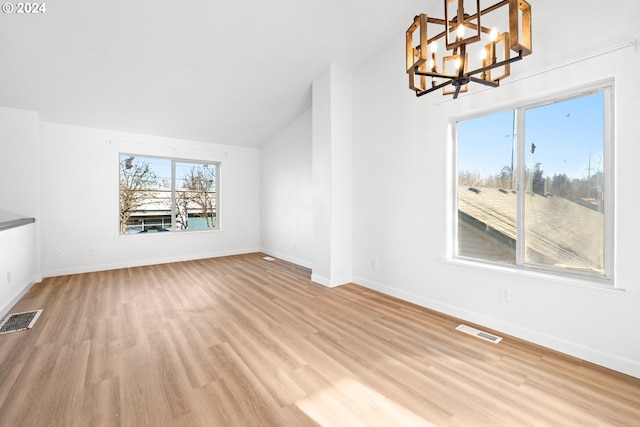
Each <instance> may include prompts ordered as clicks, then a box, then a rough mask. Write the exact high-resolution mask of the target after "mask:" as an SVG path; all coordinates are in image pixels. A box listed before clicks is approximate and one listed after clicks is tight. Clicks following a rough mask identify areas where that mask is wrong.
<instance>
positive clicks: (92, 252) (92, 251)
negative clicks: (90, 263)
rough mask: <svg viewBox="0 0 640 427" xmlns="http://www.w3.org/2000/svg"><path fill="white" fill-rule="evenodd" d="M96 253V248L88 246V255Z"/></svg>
mask: <svg viewBox="0 0 640 427" xmlns="http://www.w3.org/2000/svg"><path fill="white" fill-rule="evenodd" d="M95 254H96V248H89V255H90V256H94V255H95Z"/></svg>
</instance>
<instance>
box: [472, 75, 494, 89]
mask: <svg viewBox="0 0 640 427" xmlns="http://www.w3.org/2000/svg"><path fill="white" fill-rule="evenodd" d="M469 81H472V82H474V83H480V84H483V85H485V86H491V87H498V86H499V85H500V83H497V82H492V81H489V80H483V79H479V78H477V77H471V76H469Z"/></svg>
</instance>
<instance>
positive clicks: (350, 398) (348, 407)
mask: <svg viewBox="0 0 640 427" xmlns="http://www.w3.org/2000/svg"><path fill="white" fill-rule="evenodd" d="M296 406H297V407H298V408H299V409H300V410H301V411H303V412H304V413H305V414H306V415H307V416H308V417H310V418H311V419H313V420H314V421H315V422H316V423H318V424H319V425H321V426H323V427H327V426H338V425H340V426H370V425H380V426H394V425H396V426H400V425H402V426H409V425H410V426H433V424H431V423H429V422H427V421H426V420H424V419H423V418H421V417H419V416H418V415H416V414H414V413H413V412H411V411H410V410H408V409H407V408H405V407H403V406H402V405H400V404H398V403H397V402H394V401H392V400H390V399H389V398H388V397H386V396H383V395H382V394H380V393H378V392H377V391H375V390H372V389H371V388H369V387H367V386H365V385H363V384H361V383H359V382H357V381H355V380H353V379H351V378H344V379H341V380H340V381H338V382H336V383H334V384H332V385H331V386H330V387H327V388H325V389H323V390H320V391H319V392H317V393H315V394H313V395H312V396H310V397H308V398H305V399H300V400H298V401H297V402H296Z"/></svg>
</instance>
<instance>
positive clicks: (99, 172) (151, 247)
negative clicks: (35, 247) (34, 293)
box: [41, 122, 260, 276]
mask: <svg viewBox="0 0 640 427" xmlns="http://www.w3.org/2000/svg"><path fill="white" fill-rule="evenodd" d="M42 153H43V154H42V170H41V173H42V177H43V187H42V213H43V215H42V218H43V220H42V242H43V245H42V246H43V254H42V256H43V271H44V274H45V276H55V275H63V274H70V273H77V272H85V271H96V270H104V269H111V268H120V267H127V266H138V265H145V264H155V263H162V262H170V261H180V260H187V259H196V258H206V257H214V256H221V255H229V254H237V253H246V252H255V251H257V250H258V248H259V238H260V231H259V229H260V219H259V218H260V217H259V215H260V186H259V176H260V172H259V171H260V161H259V154H260V153H259V150H257V149H252V148H242V147H232V146H226V145H219V144H211V143H202V142H193V141H184V140H176V139H170V138H160V137H153V136H148V135H137V134H130V133H122V132H115V131H110V130H102V129H91V128H84V127H76V126H67V125H61V124H54V123H46V122H45V123H43V125H42ZM119 153H131V154H139V155H149V156H166V157H175V158H183V159H192V160H210V161H220V162H221V168H220V224H221V230H220V231H203V232H183V233H158V234H149V235H131V236H120V235H119V228H118V227H119V226H118V197H119V195H118V170H119V169H118V162H119V157H118V156H119ZM90 248H91V249H93V251H94V254H93V255H91V254H90ZM57 251H60V253H61V254H62V256H61V257H59V256H58V255H57Z"/></svg>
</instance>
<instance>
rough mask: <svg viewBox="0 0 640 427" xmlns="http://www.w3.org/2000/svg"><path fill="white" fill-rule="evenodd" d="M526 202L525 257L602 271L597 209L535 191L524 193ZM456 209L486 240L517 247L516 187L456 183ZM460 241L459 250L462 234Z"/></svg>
mask: <svg viewBox="0 0 640 427" xmlns="http://www.w3.org/2000/svg"><path fill="white" fill-rule="evenodd" d="M525 206H526V207H525V209H526V215H525V218H526V224H525V228H526V230H527V233H526V241H525V244H526V248H527V249H526V258H527V262H531V263H539V264H544V265H555V266H558V267H561V268H567V269H572V270H587V271H597V272H602V268H603V253H604V250H603V247H604V246H603V229H604V215H603V214H602V213H601V212H598V211H596V210H593V209H590V208H588V207H585V206H582V205H580V204H578V203H575V202H573V201H570V200H566V199H563V198H561V197H553V196H551V195H547V196H541V195H539V194H535V193H527V197H526V201H525ZM458 214H459V220H460V222H461V225H462V223H464V224H466V225H472V226H473V228H474V229H475V230H476V231H478V230H480V231H481V232H482V235H483V236H484V237H483V238H484V239H485V240H486V241H487V244H489V243H490V240H499V241H501V242H502V243H503V244H504V245H506V246H508V247H511V248H515V240H516V194H515V192H513V191H509V190H504V189H497V188H486V187H481V188H476V187H471V188H469V187H459V188H458ZM463 234H464V233H462V232H461V233H460V235H461V236H462V235H463ZM476 234H477V233H476ZM459 247H460V250H461V254H463V252H464V251H465V242H464V238H463V237H461V238H460V239H459ZM466 250H467V251H468V250H469V249H468V248H467V249H466Z"/></svg>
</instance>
